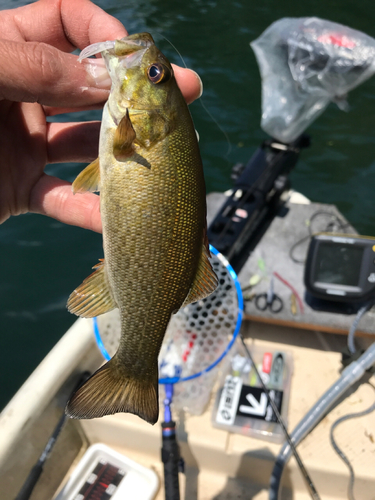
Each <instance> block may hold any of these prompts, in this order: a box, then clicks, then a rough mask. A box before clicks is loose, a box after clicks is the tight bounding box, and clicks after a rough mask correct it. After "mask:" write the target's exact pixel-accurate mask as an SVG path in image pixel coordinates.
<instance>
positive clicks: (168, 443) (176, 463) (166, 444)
mask: <svg viewBox="0 0 375 500" xmlns="http://www.w3.org/2000/svg"><path fill="white" fill-rule="evenodd" d="M164 387H165V396H166V397H165V399H164V422H162V424H161V427H162V443H163V444H162V448H161V460H162V462H163V464H164V489H165V500H180V484H179V480H178V473H179V472H184V461H183V458H182V457H181V456H180V447H179V446H178V442H177V439H176V422H175V421H174V420H172V413H171V403H172V398H173V384H165V386H164Z"/></svg>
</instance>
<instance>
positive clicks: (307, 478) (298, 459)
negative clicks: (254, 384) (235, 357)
mask: <svg viewBox="0 0 375 500" xmlns="http://www.w3.org/2000/svg"><path fill="white" fill-rule="evenodd" d="M239 337H240V339H241V342H242V345H243V347H244V349H245V351H246V354H247V356H248V358H249V359H250V361H251V363H252V366H253V368H254V371H255V373H256V375H257V377H258V380H259V381H260V384H261V386H262V389H263V391H264V392H265V394H266V396H267V398H268V401H269V403H270V405H271V407H272V410H273V412H274V414H275V415H276V418H277V420H278V422H279V424H280V425H281V427H282V429H283V432H284V435H285V438H286V440H287V442H288V444H289V446H290V448H291V450H292V451H293V454H294V457H295V459H296V462H297V464H298V466H299V468H300V470H301V473H302V475H303V478H304V480H305V482H306V486H307V489H308V490H309V493H310V496H311V498H312V499H313V500H321V499H320V496H319V494H318V492H317V491H316V488H315V486H314V483H313V481H312V479H311V477H310V475H309V473H308V472H307V470H306V468H305V466H304V465H303V463H302V460H301V457H300V456H299V454H298V452H297V450H296V447H295V446H294V444H293V441H292V439H291V437H290V435H289V433H288V431H287V428H286V425H285V423H284V420H283V419H282V417H281V415H280V412H279V410H278V409H277V406H276V404H275V402H274V401H273V399H272V398H271V396H270V393H269V391H268V389H267V387H266V385H265V383H264V382H263V379H262V377H261V375H260V373H259V370H258V368H257V365H256V363H255V362H254V359H253V357H252V355H251V353H250V351H249V349H248V347H247V345H246V344H245V340H244V338H243V336H242V334H241V333H240V334H239Z"/></svg>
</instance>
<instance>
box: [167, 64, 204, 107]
mask: <svg viewBox="0 0 375 500" xmlns="http://www.w3.org/2000/svg"><path fill="white" fill-rule="evenodd" d="M172 66H173V71H174V75H175V77H176V81H177V85H178V86H179V87H180V90H181V92H182V95H183V96H184V97H185V99H186V102H187V103H188V104H190V103H191V102H193V101H195V99H199V97H200V96H201V95H202V93H203V83H202V80H201V79H200V78H199V75H198V74H197V73H196V72H195V71H193V70H191V69H187V68H181V67H180V66H176V65H175V64H172Z"/></svg>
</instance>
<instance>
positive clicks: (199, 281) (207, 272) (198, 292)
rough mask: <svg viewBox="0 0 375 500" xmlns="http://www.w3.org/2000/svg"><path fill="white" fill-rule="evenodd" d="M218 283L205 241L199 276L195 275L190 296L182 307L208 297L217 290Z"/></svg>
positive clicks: (198, 270)
mask: <svg viewBox="0 0 375 500" xmlns="http://www.w3.org/2000/svg"><path fill="white" fill-rule="evenodd" d="M218 283H219V281H218V279H217V276H216V274H215V272H214V270H213V269H212V266H211V263H210V261H209V250H208V245H206V242H205V241H204V243H203V245H202V252H201V255H200V258H199V262H198V269H197V274H196V275H195V279H194V282H193V284H192V286H191V288H190V291H189V293H188V296H187V297H186V299H185V301H184V303H183V304H182V306H181V307H185V306H187V305H188V304H191V303H192V302H197V301H198V300H201V299H204V298H205V297H208V296H209V295H211V293H213V292H214V291H215V290H216V288H217V285H218Z"/></svg>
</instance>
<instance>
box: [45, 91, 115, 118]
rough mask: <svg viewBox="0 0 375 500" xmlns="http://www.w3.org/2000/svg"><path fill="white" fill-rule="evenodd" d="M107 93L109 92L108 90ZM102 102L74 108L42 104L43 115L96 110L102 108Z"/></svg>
mask: <svg viewBox="0 0 375 500" xmlns="http://www.w3.org/2000/svg"><path fill="white" fill-rule="evenodd" d="M108 95H109V92H108ZM104 104H105V101H104V102H100V103H98V104H92V105H90V106H81V107H76V108H59V107H54V106H43V110H44V114H45V116H57V115H63V114H65V113H78V112H79V111H96V110H98V109H103V106H104Z"/></svg>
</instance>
